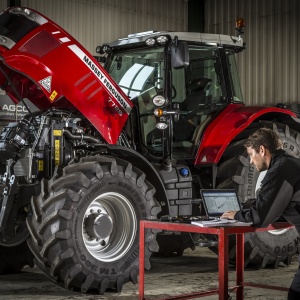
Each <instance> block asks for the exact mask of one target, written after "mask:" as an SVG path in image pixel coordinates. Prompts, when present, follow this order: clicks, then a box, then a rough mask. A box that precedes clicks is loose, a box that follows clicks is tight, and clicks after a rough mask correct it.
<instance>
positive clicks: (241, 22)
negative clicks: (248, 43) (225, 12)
mask: <svg viewBox="0 0 300 300" xmlns="http://www.w3.org/2000/svg"><path fill="white" fill-rule="evenodd" d="M235 29H236V30H237V31H238V33H239V37H240V36H241V35H242V34H243V33H244V30H245V19H244V18H237V19H236V21H235Z"/></svg>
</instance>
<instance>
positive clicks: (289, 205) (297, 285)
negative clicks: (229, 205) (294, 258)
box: [222, 128, 300, 300]
mask: <svg viewBox="0 0 300 300" xmlns="http://www.w3.org/2000/svg"><path fill="white" fill-rule="evenodd" d="M244 146H245V148H246V149H247V153H248V154H249V156H250V163H251V164H253V165H254V166H255V167H256V169H257V170H258V171H259V172H262V171H267V173H266V175H265V177H264V179H263V181H262V185H261V189H260V191H259V195H258V196H257V198H256V202H255V205H253V206H252V207H251V208H250V209H243V210H240V211H227V212H225V213H224V214H223V216H222V217H223V218H228V219H235V220H238V221H243V222H253V226H255V227H266V226H267V225H269V224H271V223H273V222H274V221H276V220H277V219H278V218H279V217H280V216H283V217H284V218H285V219H286V220H287V221H288V222H289V223H290V224H292V225H295V228H296V229H297V232H298V234H299V235H300V159H299V158H295V157H293V156H291V155H289V154H287V153H286V152H285V151H284V150H282V142H281V140H280V139H279V137H278V136H277V134H276V133H275V132H274V131H273V130H271V129H267V128H260V129H258V130H257V131H255V132H254V133H253V134H251V135H250V136H249V138H248V139H247V140H246V142H245V144H244ZM298 261H299V269H298V271H297V273H296V275H295V277H294V279H293V281H292V284H291V287H290V289H289V293H288V300H299V299H300V255H299V258H298Z"/></svg>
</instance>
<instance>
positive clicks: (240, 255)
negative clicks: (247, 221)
mask: <svg viewBox="0 0 300 300" xmlns="http://www.w3.org/2000/svg"><path fill="white" fill-rule="evenodd" d="M236 285H237V286H238V288H237V291H236V299H237V300H242V299H244V234H243V233H237V234H236Z"/></svg>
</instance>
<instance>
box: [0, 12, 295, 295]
mask: <svg viewBox="0 0 300 300" xmlns="http://www.w3.org/2000/svg"><path fill="white" fill-rule="evenodd" d="M0 24H1V26H0V86H1V89H2V94H3V93H4V92H5V93H6V94H7V95H8V96H9V97H10V98H11V99H12V101H13V102H14V103H15V104H18V103H22V105H24V106H25V107H26V110H28V114H26V115H25V116H24V117H23V118H22V120H20V121H18V122H14V123H10V124H8V125H7V126H5V127H4V128H3V130H2V132H1V134H0V158H1V164H0V168H1V170H2V175H1V182H2V185H1V188H2V190H3V193H2V196H1V198H0V205H1V212H0V253H1V260H0V261H1V262H0V272H1V274H5V273H8V272H18V271H20V270H21V269H22V267H23V266H24V265H27V264H28V265H30V266H33V264H34V263H35V264H36V266H38V267H39V268H40V269H41V270H42V271H43V272H44V273H45V274H47V276H48V277H49V278H51V279H52V280H53V281H54V282H56V283H57V284H59V285H62V286H64V287H66V288H68V289H74V290H80V291H81V292H83V293H86V292H98V293H100V294H102V293H104V292H105V291H106V289H115V290H117V291H120V290H121V289H122V286H123V284H125V283H126V282H128V281H132V282H133V283H136V282H137V278H138V265H139V262H138V252H139V248H138V240H139V237H138V229H139V221H140V220H141V219H157V218H167V219H172V218H177V219H182V220H190V219H191V218H192V217H193V216H200V215H203V209H202V202H201V198H200V189H202V188H234V189H236V190H237V191H238V195H239V197H240V200H241V202H242V203H243V204H244V206H246V205H249V203H251V200H252V199H253V198H255V194H256V193H258V192H259V184H260V182H261V178H262V176H263V174H258V173H257V171H256V170H255V168H253V167H252V166H250V165H249V159H248V157H247V153H246V152H245V150H244V147H243V140H244V139H245V138H246V137H248V135H249V134H250V133H251V132H253V131H254V130H256V129H257V128H259V127H269V128H272V129H273V130H275V131H276V132H277V133H278V134H279V135H280V137H281V138H282V140H283V142H284V146H285V149H286V150H287V151H288V152H290V153H292V154H293V155H295V156H299V154H300V136H299V133H298V132H300V123H299V119H297V118H296V116H295V114H294V113H292V112H291V111H289V110H286V109H284V108H280V107H258V106H256V107H247V106H245V104H244V103H243V99H242V93H241V89H240V85H239V81H238V75H237V70H236V65H235V60H234V56H235V53H237V52H240V51H242V50H244V44H243V41H242V39H241V38H240V37H232V36H225V35H214V34H200V33H180V32H152V31H151V32H144V33H139V34H133V35H130V36H128V38H124V39H120V40H118V41H115V42H113V43H111V44H107V45H103V46H102V47H98V48H97V49H98V52H99V53H100V52H101V53H103V55H102V56H101V61H102V62H103V63H104V67H102V66H101V64H100V63H99V62H98V61H97V60H96V59H95V58H94V57H93V56H92V55H91V54H89V53H88V52H87V51H86V50H85V49H84V48H83V47H82V46H81V45H80V44H79V43H78V42H77V41H76V40H75V39H74V38H73V37H71V36H70V35H69V34H68V33H66V32H65V31H64V30H63V29H62V28H60V27H59V26H58V25H56V24H55V23H54V22H52V21H51V20H49V19H48V18H47V17H45V16H43V15H41V14H40V13H38V12H36V11H34V10H31V9H27V8H21V7H19V8H8V9H6V10H5V11H4V12H3V13H2V14H1V15H0ZM240 30H242V29H240ZM104 53H105V54H104ZM29 103H30V104H31V105H33V106H34V107H36V108H37V110H35V111H32V110H31V109H30V107H29ZM198 245H206V246H209V247H211V248H212V250H214V251H215V250H216V249H217V241H216V240H215V237H214V236H199V235H195V234H181V235H180V234H178V233H174V232H160V233H157V232H152V231H150V230H149V231H147V232H146V246H145V249H146V250H145V251H146V266H147V267H150V262H149V258H150V255H151V254H152V253H153V252H157V251H159V252H162V253H164V254H171V253H173V252H176V253H177V254H179V255H180V254H182V253H183V251H184V249H186V248H189V247H191V248H194V247H195V246H198ZM234 246H235V240H234V239H233V240H231V241H230V258H231V260H232V261H234V258H235V251H234V249H235V248H234ZM297 247H298V237H297V233H296V232H295V230H293V229H289V230H285V231H275V232H265V233H259V234H258V233H252V234H248V235H247V236H246V245H245V252H246V253H245V257H246V263H251V264H256V265H258V266H261V267H264V266H266V265H267V264H272V265H273V266H274V267H276V266H278V264H279V263H280V262H284V263H286V264H289V263H290V260H291V257H292V255H293V254H294V253H295V252H296V251H297Z"/></svg>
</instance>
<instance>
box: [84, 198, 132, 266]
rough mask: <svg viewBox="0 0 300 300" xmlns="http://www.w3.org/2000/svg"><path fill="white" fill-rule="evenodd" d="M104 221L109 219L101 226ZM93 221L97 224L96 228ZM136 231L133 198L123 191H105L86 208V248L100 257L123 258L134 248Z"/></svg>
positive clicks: (96, 256)
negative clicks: (125, 195) (122, 192)
mask: <svg viewBox="0 0 300 300" xmlns="http://www.w3.org/2000/svg"><path fill="white" fill-rule="evenodd" d="M91 219H92V222H91V221H90V220H91ZM94 219H95V221H94ZM87 220H88V221H89V222H87ZM102 220H104V221H105V222H103V223H105V226H102V228H101V225H100V223H101V222H102ZM97 221H99V222H97ZM91 223H93V224H94V225H93V226H92V227H91ZM96 226H98V227H96ZM96 229H97V230H96ZM91 232H92V233H95V235H93V234H91ZM136 232H137V218H136V213H135V210H134V208H133V206H132V204H131V203H130V201H129V200H128V199H127V198H126V197H124V196H123V195H121V194H118V193H105V194H102V195H100V196H98V197H97V198H95V199H94V200H93V201H92V202H91V203H90V205H89V206H88V208H87V209H86V211H85V217H84V220H83V222H82V237H83V241H84V244H85V247H86V249H87V250H88V251H89V253H90V254H91V255H92V256H94V257H95V258H96V259H97V260H100V261H103V262H113V261H116V260H118V259H120V258H121V257H123V256H124V255H125V254H126V253H127V252H128V250H129V249H130V248H131V246H132V244H133V242H134V240H135V237H136V234H137V233H136Z"/></svg>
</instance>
